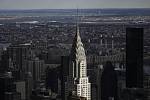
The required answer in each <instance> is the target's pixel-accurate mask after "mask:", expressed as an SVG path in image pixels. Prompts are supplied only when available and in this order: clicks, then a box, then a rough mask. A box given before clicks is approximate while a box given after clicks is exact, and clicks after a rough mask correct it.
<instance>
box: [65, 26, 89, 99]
mask: <svg viewBox="0 0 150 100" xmlns="http://www.w3.org/2000/svg"><path fill="white" fill-rule="evenodd" d="M76 25H77V26H76V34H75V37H74V40H73V44H72V49H71V53H70V63H69V77H68V86H67V92H66V93H69V92H74V93H75V94H76V95H77V96H79V97H86V99H87V100H91V83H89V78H88V77H87V63H86V55H85V50H84V47H83V43H82V41H81V37H80V31H79V25H78V23H77V24H76Z"/></svg>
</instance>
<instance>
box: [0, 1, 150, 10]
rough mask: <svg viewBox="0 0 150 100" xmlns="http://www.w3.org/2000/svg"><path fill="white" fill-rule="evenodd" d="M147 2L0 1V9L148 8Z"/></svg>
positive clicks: (149, 2) (148, 2)
mask: <svg viewBox="0 0 150 100" xmlns="http://www.w3.org/2000/svg"><path fill="white" fill-rule="evenodd" d="M149 4H150V1H149V0H126V1H125V0H76V1H74V0H42V1H41V0H0V9H76V8H79V9H80V8H81V9H83V8H150V6H149Z"/></svg>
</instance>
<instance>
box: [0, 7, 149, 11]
mask: <svg viewBox="0 0 150 100" xmlns="http://www.w3.org/2000/svg"><path fill="white" fill-rule="evenodd" d="M69 9H70V10H76V9H79V10H82V9H150V8H145V7H135V8H126V7H124V8H113V7H112V8H111V7H110V8H14V9H11V8H8V9H5V8H0V10H69Z"/></svg>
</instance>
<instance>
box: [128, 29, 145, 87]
mask: <svg viewBox="0 0 150 100" xmlns="http://www.w3.org/2000/svg"><path fill="white" fill-rule="evenodd" d="M126 86H127V88H142V87H143V28H127V29H126Z"/></svg>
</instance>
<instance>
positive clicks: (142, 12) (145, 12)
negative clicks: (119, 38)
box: [0, 8, 150, 16]
mask: <svg viewBox="0 0 150 100" xmlns="http://www.w3.org/2000/svg"><path fill="white" fill-rule="evenodd" d="M76 13H77V9H28V10H17V9H15V10H10V9H0V16H76ZM78 13H79V15H81V16H150V8H113V9H111V8H103V9H102V8H101V9H78Z"/></svg>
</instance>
